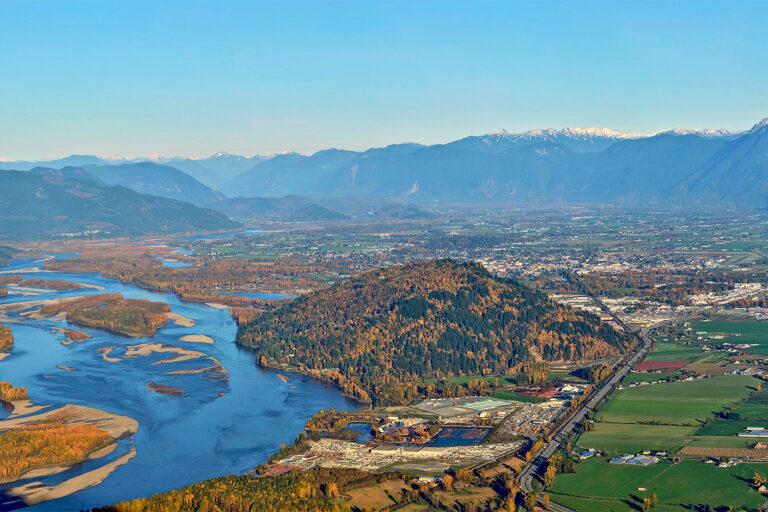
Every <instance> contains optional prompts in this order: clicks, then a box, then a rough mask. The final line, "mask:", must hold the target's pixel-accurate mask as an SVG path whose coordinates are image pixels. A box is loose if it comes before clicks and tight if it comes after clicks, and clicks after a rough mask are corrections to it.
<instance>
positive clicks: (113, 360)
mask: <svg viewBox="0 0 768 512" xmlns="http://www.w3.org/2000/svg"><path fill="white" fill-rule="evenodd" d="M114 348H115V347H114V346H111V347H104V348H100V349H98V350H97V351H96V352H98V353H99V354H101V357H102V358H103V359H104V360H105V361H109V362H110V363H117V362H118V361H122V359H121V358H119V357H110V355H109V354H111V353H112V350H114Z"/></svg>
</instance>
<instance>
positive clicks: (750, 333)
mask: <svg viewBox="0 0 768 512" xmlns="http://www.w3.org/2000/svg"><path fill="white" fill-rule="evenodd" d="M691 327H692V328H693V329H694V330H695V331H696V332H707V333H710V334H719V335H723V336H725V337H724V338H723V339H719V340H717V342H718V343H753V344H756V345H759V346H758V347H754V348H752V349H750V350H749V351H750V352H752V353H755V354H761V355H768V322H759V321H756V320H744V321H731V320H719V319H715V320H712V321H700V322H692V323H691Z"/></svg>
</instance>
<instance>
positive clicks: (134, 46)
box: [0, 0, 768, 159]
mask: <svg viewBox="0 0 768 512" xmlns="http://www.w3.org/2000/svg"><path fill="white" fill-rule="evenodd" d="M766 20H768V2H764V1H754V2H745V1H738V2H730V1H722V2H709V1H701V0H697V1H694V2H673V1H667V2H649V1H643V2H640V1H637V2H629V1H612V2H596V1H593V2H579V1H568V2H546V1H530V2H511V1H503V0H498V1H493V2H482V1H471V2H470V1H467V2H451V1H439V2H426V1H415V0H410V1H402V2H399V1H381V2H366V1H361V0H358V1H348V2H333V1H311V2H294V1H287V0H286V1H275V2H261V3H258V2H226V1H213V0H212V1H210V2H188V1H177V2H162V1H161V2H155V1H152V2H141V1H130V2H118V1H115V0H108V1H94V2H71V1H70V2H64V1H58V2H44V1H37V0H24V1H7V0H0V158H5V159H21V158H23V159H37V158H47V157H57V156H63V155H68V154H71V153H80V154H83V153H84V154H97V155H100V156H109V155H117V154H121V155H128V156H147V155H151V154H154V153H159V154H163V155H177V154H181V155H198V156H207V155H208V154H211V153H214V152H216V151H220V150H222V151H230V152H234V153H239V154H248V155H251V154H270V153H275V152H280V151H285V150H296V151H299V152H304V153H307V152H312V151H315V150H317V149H321V148H327V147H342V148H350V149H361V148H367V147H370V146H378V145H385V144H389V143H395V142H402V141H416V142H422V143H436V142H445V141H449V140H452V139H456V138H460V137H463V136H466V135H470V134H480V133H485V132H488V131H491V130H495V129H498V128H506V129H508V130H513V131H524V130H527V129H532V128H547V127H554V128H559V127H564V126H602V127H610V128H614V129H618V130H625V131H635V132H644V131H651V130H657V129H662V128H669V127H674V126H688V127H698V128H720V127H724V128H730V129H745V128H748V127H750V126H751V125H752V124H754V123H755V122H757V121H758V120H760V119H761V118H763V117H766V116H768V93H766V91H767V90H768V43H766V41H767V40H768V36H766V25H765V23H766Z"/></svg>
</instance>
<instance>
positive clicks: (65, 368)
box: [56, 364, 80, 372]
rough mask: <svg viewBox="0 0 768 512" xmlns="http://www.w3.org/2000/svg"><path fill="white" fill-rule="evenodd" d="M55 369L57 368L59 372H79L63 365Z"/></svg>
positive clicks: (58, 365)
mask: <svg viewBox="0 0 768 512" xmlns="http://www.w3.org/2000/svg"><path fill="white" fill-rule="evenodd" d="M56 368H58V369H60V370H67V371H68V372H79V371H80V370H78V369H77V368H72V367H70V366H64V365H61V364H57V365H56Z"/></svg>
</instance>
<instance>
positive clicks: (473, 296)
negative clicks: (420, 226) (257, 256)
mask: <svg viewBox="0 0 768 512" xmlns="http://www.w3.org/2000/svg"><path fill="white" fill-rule="evenodd" d="M237 341H238V342H239V343H240V344H242V345H245V346H249V347H253V348H254V349H256V351H257V354H258V357H259V359H260V361H261V362H262V364H266V365H269V366H276V367H288V368H292V367H295V368H297V369H298V370H299V371H304V372H306V373H310V374H315V375H322V376H324V377H326V378H328V379H329V380H332V381H334V382H335V383H336V384H338V385H339V386H340V387H342V388H343V389H345V391H348V392H350V393H351V394H353V395H355V396H357V397H358V398H362V399H367V398H369V397H372V398H373V400H374V401H384V402H391V403H398V402H403V401H407V400H408V399H410V398H412V396H411V395H412V393H413V391H412V388H413V383H415V382H419V381H423V380H425V379H440V378H445V377H450V376H459V375H477V374H498V373H506V372H509V371H516V370H517V369H519V367H520V364H521V363H523V362H525V361H529V360H539V359H544V360H547V361H554V360H574V359H590V358H595V357H600V356H606V355H614V354H617V353H619V352H621V351H623V350H625V349H626V348H627V347H628V346H629V345H630V343H631V338H630V337H629V336H628V335H626V334H624V333H622V332H619V331H616V330H614V329H613V328H612V327H610V326H607V325H605V324H603V323H602V322H601V321H600V319H599V318H597V317H596V316H595V315H592V314H590V313H586V312H581V311H575V310H572V309H570V308H567V307H565V306H562V305H558V304H556V303H554V302H552V301H550V300H549V299H548V298H547V297H546V296H545V295H544V294H542V293H540V292H537V291H535V290H532V289H531V288H528V287H527V286H525V285H523V284H522V283H519V282H517V281H514V280H505V279H500V278H496V277H493V276H492V275H490V274H489V273H488V272H487V271H486V270H485V269H484V268H483V267H482V266H480V265H477V264H473V263H457V262H454V261H450V260H439V261H428V262H416V263H411V264H408V265H404V266H397V267H391V268H387V269H379V270H372V271H369V272H365V273H363V274H361V275H360V276H358V277H355V278H353V279H351V280H349V281H346V282H343V283H339V284H336V285H334V286H331V287H330V288H327V289H325V290H320V291H318V292H314V293H311V294H308V295H305V296H302V297H300V298H298V299H296V300H295V301H293V302H290V303H288V304H285V305H283V306H281V307H280V308H278V309H276V310H274V311H271V312H267V313H264V314H262V315H260V316H258V317H256V318H255V319H253V320H252V321H250V322H248V323H245V324H243V325H241V326H240V328H239V330H238V335H237ZM406 383H407V384H406Z"/></svg>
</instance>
